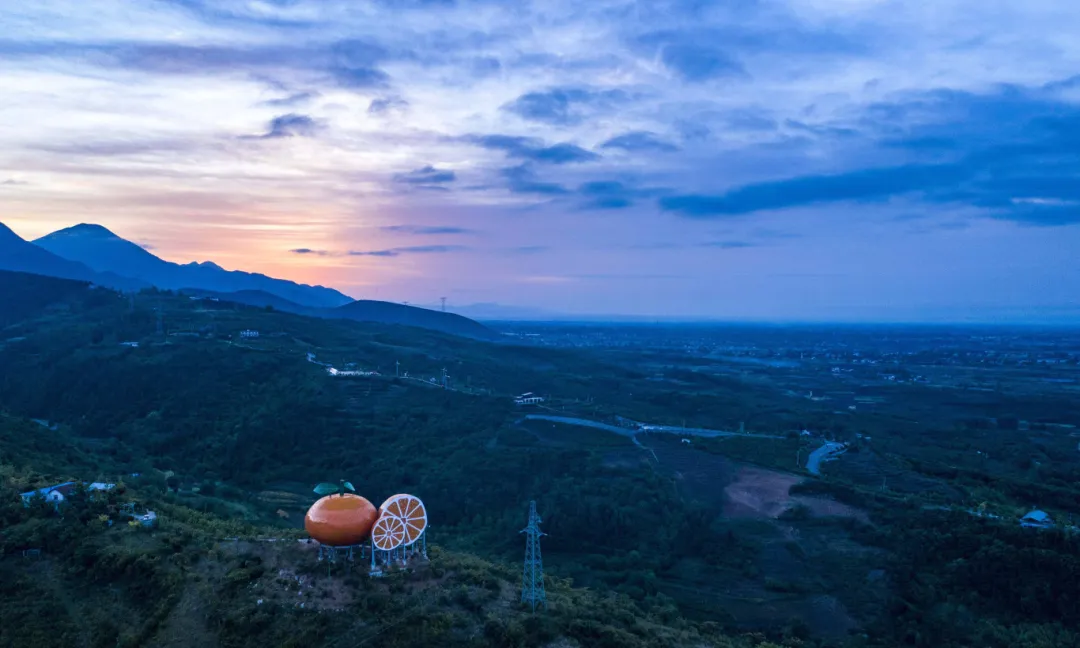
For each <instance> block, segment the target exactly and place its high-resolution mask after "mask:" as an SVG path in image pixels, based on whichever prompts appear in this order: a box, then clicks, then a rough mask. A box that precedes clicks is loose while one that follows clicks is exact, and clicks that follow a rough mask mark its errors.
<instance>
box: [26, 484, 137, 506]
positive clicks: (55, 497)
mask: <svg viewBox="0 0 1080 648" xmlns="http://www.w3.org/2000/svg"><path fill="white" fill-rule="evenodd" d="M77 483H78V482H64V483H63V484H57V485H55V486H48V487H46V488H39V489H37V490H33V491H30V492H29V493H23V494H22V501H23V506H30V500H32V499H33V498H34V496H35V495H41V496H42V497H44V498H45V501H46V502H49V503H50V504H52V505H53V506H59V504H60V502H63V501H64V500H66V499H67V498H68V497H69V496H70V495H71V494H72V493H73V492H74V491H75V486H76V485H77ZM115 486H116V484H105V483H103V482H93V483H92V484H89V485H87V487H86V490H88V491H108V490H112V489H113V488H114V487H115Z"/></svg>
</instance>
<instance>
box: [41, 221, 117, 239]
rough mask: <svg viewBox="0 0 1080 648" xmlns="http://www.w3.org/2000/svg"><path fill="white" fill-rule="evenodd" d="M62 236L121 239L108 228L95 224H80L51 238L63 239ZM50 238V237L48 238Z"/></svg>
mask: <svg viewBox="0 0 1080 648" xmlns="http://www.w3.org/2000/svg"><path fill="white" fill-rule="evenodd" d="M61 236H80V237H93V238H120V237H119V236H117V235H116V234H113V233H112V232H111V231H110V230H109V229H108V228H106V227H105V226H103V225H97V224H94V223H79V224H78V225H75V226H72V227H68V228H65V229H62V230H58V231H56V232H53V233H52V234H49V237H61ZM46 238H48V237H46Z"/></svg>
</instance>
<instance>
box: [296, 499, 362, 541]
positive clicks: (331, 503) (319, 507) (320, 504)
mask: <svg viewBox="0 0 1080 648" xmlns="http://www.w3.org/2000/svg"><path fill="white" fill-rule="evenodd" d="M378 518H379V511H378V509H376V508H375V505H374V504H372V503H371V502H369V501H367V499H365V498H363V497H360V496H359V495H354V494H353V493H345V494H344V495H339V494H337V493H335V494H333V495H327V496H326V497H324V498H322V499H320V500H319V501H317V502H315V503H314V504H312V505H311V508H310V509H308V512H307V515H305V516H304V529H305V530H306V531H307V532H308V535H310V536H311V537H312V538H314V539H316V540H318V541H319V542H320V543H322V544H324V545H329V546H331V547H347V546H349V545H356V544H360V543H361V542H363V541H364V540H365V539H367V537H368V534H369V533H371V527H372V526H373V525H374V524H375V520H377V519H378Z"/></svg>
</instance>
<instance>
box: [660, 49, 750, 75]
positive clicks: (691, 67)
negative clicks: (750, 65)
mask: <svg viewBox="0 0 1080 648" xmlns="http://www.w3.org/2000/svg"><path fill="white" fill-rule="evenodd" d="M660 58H661V60H662V61H663V62H664V65H665V66H667V67H668V69H670V70H672V71H673V72H675V73H677V74H678V75H679V76H681V77H682V78H683V79H684V80H686V81H694V82H700V81H707V80H709V79H716V78H719V77H742V76H746V70H745V69H744V68H743V66H742V64H741V63H739V61H738V59H736V58H735V57H734V56H732V55H731V54H728V53H727V52H725V51H723V50H722V49H720V48H718V47H710V46H705V45H694V44H691V43H669V44H667V45H664V46H663V48H662V49H661V52H660Z"/></svg>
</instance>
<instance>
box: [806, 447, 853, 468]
mask: <svg viewBox="0 0 1080 648" xmlns="http://www.w3.org/2000/svg"><path fill="white" fill-rule="evenodd" d="M846 451H847V448H846V446H844V444H843V443H833V442H832V441H826V442H825V445H823V446H821V447H820V448H818V449H817V450H814V451H813V452H811V453H810V456H809V457H807V458H806V470H807V471H809V472H810V474H811V475H820V474H821V462H823V461H829V460H830V459H835V458H836V457H839V456H840V455H842V454H844V452H846Z"/></svg>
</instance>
